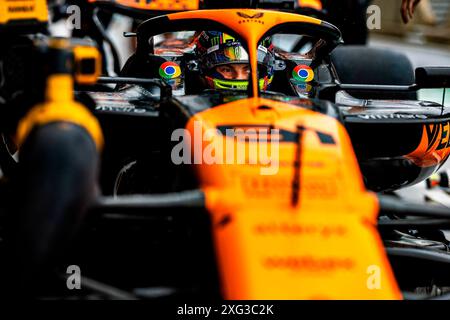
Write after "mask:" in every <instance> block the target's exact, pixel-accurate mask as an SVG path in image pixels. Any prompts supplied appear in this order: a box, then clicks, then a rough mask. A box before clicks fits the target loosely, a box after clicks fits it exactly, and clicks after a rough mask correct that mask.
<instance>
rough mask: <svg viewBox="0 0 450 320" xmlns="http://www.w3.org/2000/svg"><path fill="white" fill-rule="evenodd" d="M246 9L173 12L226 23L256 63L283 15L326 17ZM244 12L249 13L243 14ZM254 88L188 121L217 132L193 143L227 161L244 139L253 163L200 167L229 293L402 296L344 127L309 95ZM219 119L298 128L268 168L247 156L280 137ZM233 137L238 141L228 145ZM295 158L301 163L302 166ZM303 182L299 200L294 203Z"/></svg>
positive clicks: (296, 19) (310, 296) (252, 295)
mask: <svg viewBox="0 0 450 320" xmlns="http://www.w3.org/2000/svg"><path fill="white" fill-rule="evenodd" d="M239 12H240V13H241V14H239V15H238V14H237V10H220V11H215V10H207V11H194V12H182V13H177V14H172V15H168V17H169V19H171V20H175V19H190V18H208V19H213V20H217V21H219V22H221V23H223V24H225V25H227V26H228V27H230V28H231V29H232V30H234V31H235V32H236V33H237V34H239V35H240V36H241V37H242V38H243V39H244V40H245V41H246V42H247V44H248V48H250V49H249V56H250V63H251V65H252V70H256V50H255V48H257V43H258V41H259V39H260V38H261V37H262V36H263V35H264V33H266V32H267V31H268V30H269V29H270V28H271V27H273V26H275V25H277V24H279V23H283V22H300V23H311V24H320V23H321V21H320V20H317V19H313V18H310V17H306V16H300V15H294V14H288V13H279V12H272V11H264V10H239ZM242 13H244V15H245V16H248V17H249V18H247V19H245V18H242V16H243V15H242ZM260 13H263V15H261V14H260ZM256 17H257V18H256ZM258 20H259V22H257V21H258ZM252 76H253V77H254V78H253V79H254V80H253V84H256V83H258V82H257V81H256V73H252ZM252 90H253V93H254V97H252V98H248V99H243V100H237V101H234V102H229V103H226V104H224V105H220V106H217V107H214V108H212V109H208V110H206V111H203V112H200V113H197V114H195V115H194V116H193V117H192V118H191V119H190V121H189V122H188V124H187V127H186V128H187V130H188V131H189V132H190V133H191V134H192V135H194V136H195V131H196V130H197V131H198V128H199V127H200V128H201V131H202V133H205V132H207V131H208V130H209V131H210V132H213V134H212V135H211V134H209V137H208V138H207V139H206V140H202V142H199V141H193V142H192V145H191V148H192V150H194V149H195V148H198V150H200V151H201V152H206V151H208V150H209V151H211V150H214V151H213V152H212V153H211V154H214V155H215V156H217V159H227V156H229V157H230V155H229V153H230V150H233V149H234V151H233V153H234V154H235V155H236V154H237V150H238V149H239V148H240V147H242V148H243V149H240V150H246V151H247V153H246V158H245V159H246V160H247V161H246V162H245V163H241V164H236V161H231V162H228V161H226V163H220V162H219V163H210V164H206V163H201V162H200V163H197V164H195V165H194V168H195V170H196V173H197V175H198V177H199V180H200V183H201V187H202V189H203V190H204V192H205V194H206V201H207V208H208V210H209V212H210V214H211V216H212V228H213V234H214V240H215V247H216V255H217V260H218V266H219V272H220V275H221V281H222V288H223V295H224V297H225V298H226V299H400V298H401V293H400V291H399V288H398V286H397V283H396V280H395V278H394V275H393V272H392V270H391V267H390V264H389V261H388V259H387V256H386V253H385V250H384V247H383V244H382V242H381V239H380V236H379V234H378V232H377V228H376V224H377V216H378V209H379V208H378V203H377V199H376V197H375V195H374V194H372V193H370V192H368V191H367V190H366V189H365V187H364V184H363V180H362V176H361V173H360V170H359V166H358V163H357V160H356V157H355V154H354V151H353V149H352V145H351V141H350V139H349V137H348V135H347V133H346V131H345V129H344V127H343V126H342V125H341V124H340V123H339V121H337V120H336V119H334V118H331V117H328V116H326V115H323V114H320V113H317V112H314V111H312V110H309V109H307V105H308V101H307V100H305V108H301V107H298V106H293V105H290V104H287V103H283V102H277V101H273V100H268V99H263V98H260V97H258V95H259V92H258V87H257V85H254V86H253V89H252ZM299 126H300V127H302V128H304V130H303V131H302V134H301V137H302V138H301V141H297V140H296V139H292V137H298V138H300V135H299V133H298V132H299ZM219 127H228V128H234V129H237V128H245V129H249V128H252V127H253V128H255V130H256V132H258V130H259V129H258V128H261V127H266V128H267V127H269V128H276V129H279V130H282V132H284V134H285V135H286V134H287V133H290V137H291V138H290V139H287V140H286V139H285V137H284V136H283V134H281V135H280V134H275V136H276V137H275V136H273V137H272V138H271V139H275V140H277V141H279V149H278V150H276V152H273V153H272V154H270V152H268V154H270V158H271V160H272V161H274V162H273V163H276V164H277V165H278V166H277V168H278V170H277V171H276V172H275V171H274V172H272V173H270V174H268V175H262V174H261V172H262V171H261V169H262V168H267V166H268V164H267V162H265V163H262V159H256V160H255V159H253V160H254V161H253V162H252V161H251V160H250V159H249V157H251V156H250V151H249V150H250V149H251V148H252V147H256V148H260V147H261V146H263V145H265V146H266V147H267V148H268V149H270V145H271V144H272V143H274V141H275V140H271V139H268V141H266V142H265V143H264V142H261V141H259V140H258V139H259V138H258V137H259V133H257V134H256V139H253V140H252V139H251V137H250V139H249V137H247V139H239V138H236V137H230V136H227V135H223V134H221V133H219V132H218V131H217V130H216V129H217V128H219ZM211 130H213V131H211ZM214 130H216V131H214ZM214 132H216V133H215V134H214ZM197 134H198V133H197ZM323 137H326V138H325V139H323ZM253 138H255V132H253ZM194 140H195V139H194ZM227 143H229V144H230V143H231V145H232V146H233V147H232V149H226V147H225V146H226V145H227ZM255 145H256V146H255ZM198 150H197V151H198ZM227 153H228V154H227ZM258 157H259V156H258V155H257V158H258ZM231 158H233V156H231ZM235 160H236V158H235ZM266 160H267V159H266ZM296 161H300V164H299V165H298V166H297V168H296ZM273 163H272V164H273ZM296 169H297V171H296ZM296 179H297V180H298V183H299V188H298V190H297V189H295V188H294V181H295V180H296ZM296 190H297V191H298V195H297V196H298V199H297V201H295V202H293V198H295V197H296V196H295V195H294V194H295V192H296Z"/></svg>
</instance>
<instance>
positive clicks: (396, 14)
mask: <svg viewBox="0 0 450 320" xmlns="http://www.w3.org/2000/svg"><path fill="white" fill-rule="evenodd" d="M372 4H374V5H377V6H379V7H380V9H381V29H380V30H377V29H374V30H370V31H369V42H368V44H369V46H374V47H384V48H389V49H391V50H396V51H400V52H403V53H404V54H406V55H407V56H408V57H409V59H410V60H411V62H412V64H413V66H414V67H419V66H444V65H446V66H448V65H450V1H449V0H422V1H421V2H420V3H419V5H418V6H417V9H416V12H415V15H414V18H413V19H412V21H410V22H409V23H408V24H404V23H403V22H402V19H401V15H400V7H401V0H374V1H372ZM442 96H443V92H442V90H421V92H419V99H421V100H431V101H435V102H438V103H442ZM445 105H446V106H450V90H447V92H446V97H445Z"/></svg>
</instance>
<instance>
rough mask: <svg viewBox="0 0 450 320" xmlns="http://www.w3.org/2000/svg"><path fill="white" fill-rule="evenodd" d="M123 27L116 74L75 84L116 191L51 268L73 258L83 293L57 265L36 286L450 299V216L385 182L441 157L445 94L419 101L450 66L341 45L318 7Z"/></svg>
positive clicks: (201, 15) (61, 291)
mask: <svg viewBox="0 0 450 320" xmlns="http://www.w3.org/2000/svg"><path fill="white" fill-rule="evenodd" d="M128 36H133V37H136V39H137V49H136V52H135V53H134V54H133V55H132V56H131V57H130V58H129V59H128V61H127V63H126V65H125V66H124V68H123V69H122V70H121V72H120V76H119V77H100V78H99V79H98V82H97V85H96V86H95V87H79V88H78V89H79V91H78V92H77V99H79V100H80V101H82V102H83V103H84V105H86V106H90V108H91V110H93V113H94V114H95V116H96V117H97V119H98V120H99V122H100V124H101V126H102V130H103V134H104V139H105V147H104V152H103V161H102V162H103V163H102V173H101V187H102V190H103V193H104V194H105V196H104V197H100V198H99V199H98V200H97V201H96V203H94V204H93V205H92V208H91V212H90V215H89V216H88V217H87V218H86V219H85V223H84V228H83V230H82V231H81V232H79V233H78V234H77V239H76V241H74V242H73V243H72V246H71V247H70V248H67V250H66V252H65V253H66V254H65V255H64V256H63V257H62V258H61V259H59V260H58V261H57V262H55V263H54V265H53V266H54V268H52V272H55V273H56V274H58V275H61V274H63V275H64V272H65V271H66V267H67V266H68V265H73V264H76V265H77V266H79V269H80V270H81V273H82V276H83V278H82V280H81V281H82V283H83V284H84V285H83V289H82V290H81V291H77V292H75V293H74V291H68V290H67V288H66V282H65V280H66V278H64V277H63V279H62V280H61V279H59V278H55V279H56V280H55V281H54V283H52V285H47V286H46V288H45V290H44V292H40V295H41V296H44V297H49V296H50V297H55V296H56V297H60V298H61V297H70V298H74V296H75V297H77V298H92V297H94V298H98V297H99V296H100V297H102V298H119V299H134V298H143V299H153V298H168V297H174V296H175V297H179V296H192V295H194V296H201V297H208V298H211V297H216V298H225V299H401V298H429V297H431V296H439V297H440V298H445V297H446V295H445V294H446V293H447V292H448V289H446V288H448V287H449V280H450V279H449V277H448V276H447V275H446V268H447V265H448V263H449V262H450V257H449V256H448V253H447V251H448V240H447V238H446V237H445V233H444V232H443V231H442V230H445V228H446V227H448V224H449V222H450V219H449V218H450V213H449V212H448V210H447V209H445V208H441V207H432V206H425V205H419V204H409V203H406V202H404V201H401V200H399V199H396V198H395V197H393V196H388V195H386V193H388V192H390V191H392V190H396V189H399V188H402V187H405V186H408V185H411V184H414V183H417V182H419V181H423V180H425V179H426V178H427V177H429V176H430V175H431V174H433V173H434V172H435V171H436V170H438V169H439V168H440V166H442V164H443V163H444V162H445V161H446V160H447V158H448V155H449V152H450V146H448V144H449V142H448V140H449V139H448V130H449V126H450V123H449V121H450V116H449V110H448V108H445V107H444V106H443V105H439V104H437V103H432V102H426V101H417V100H415V99H416V91H417V90H419V89H421V88H430V87H436V88H444V87H448V86H449V85H450V82H449V79H450V69H449V68H444V67H442V68H419V69H417V70H416V72H415V74H414V73H413V72H412V70H411V65H410V64H409V62H408V61H407V60H406V59H405V58H404V57H403V56H402V55H398V54H394V53H391V52H388V51H382V50H374V49H368V48H361V47H347V48H339V45H340V44H341V43H342V37H341V33H340V31H339V29H337V28H336V27H335V26H333V25H331V24H329V23H327V22H325V21H321V20H319V19H316V18H311V17H308V16H304V15H298V14H292V13H286V12H279V11H270V10H261V9H227V10H200V11H186V12H180V13H173V14H167V15H162V16H158V17H155V18H152V19H149V20H147V21H145V22H144V23H142V24H141V25H140V26H139V27H138V29H137V32H136V33H135V34H128ZM355 57H357V58H355ZM224 59H225V60H224ZM230 61H235V62H237V63H235V65H239V66H240V67H239V68H240V69H236V68H234V69H233V68H228V69H226V68H224V69H218V68H214V70H213V71H214V72H208V71H207V70H208V69H211V66H214V67H220V66H222V67H224V66H226V65H227V64H228V62H230ZM214 63H216V64H214ZM380 70H382V71H383V72H380ZM227 72H239V73H240V74H241V73H244V74H246V76H242V77H240V78H239V77H232V78H228V77H226V76H224V74H226V73H227ZM378 73H382V74H381V75H379V74H378ZM221 76H222V77H221ZM238 78H239V79H238ZM111 84H113V85H114V86H113V87H111ZM375 192H378V193H375ZM418 217H419V218H418ZM43 218H45V217H43ZM48 223H52V224H58V222H57V221H48ZM61 228H65V230H67V231H68V232H69V231H70V226H67V225H64V226H62V225H61ZM49 277H50V276H49ZM94 279H95V280H94Z"/></svg>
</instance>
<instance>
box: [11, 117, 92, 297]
mask: <svg viewBox="0 0 450 320" xmlns="http://www.w3.org/2000/svg"><path fill="white" fill-rule="evenodd" d="M19 157H20V161H19V168H18V174H17V176H16V177H14V182H13V184H12V194H11V198H10V199H9V200H11V203H10V206H9V210H8V215H9V218H10V219H9V224H8V227H9V232H8V238H7V240H8V243H9V254H10V259H8V263H9V266H10V269H9V272H8V274H9V275H8V277H9V279H8V280H12V281H13V282H12V283H11V282H9V285H7V287H9V288H10V292H13V293H16V294H19V295H23V294H27V295H30V294H31V295H34V294H35V293H36V292H34V291H35V290H36V289H38V290H39V289H42V287H43V286H42V285H38V283H40V282H41V281H43V280H44V279H45V276H46V274H47V273H48V272H49V271H51V270H52V269H53V267H54V263H55V262H56V261H58V258H59V257H60V256H61V255H62V253H63V252H64V250H65V249H66V248H67V247H68V244H69V243H70V240H71V238H72V236H73V235H74V234H75V233H76V231H77V229H78V228H79V226H80V225H81V222H82V221H83V220H84V218H85V214H86V212H87V210H88V207H89V205H90V204H91V203H92V201H93V200H94V198H95V197H96V195H97V192H98V187H97V170H98V162H99V159H98V152H97V149H96V146H95V143H94V142H93V140H92V139H91V137H90V135H89V134H88V133H87V132H86V131H85V130H84V129H83V128H81V127H79V126H76V125H74V124H71V123H64V122H58V123H50V124H47V125H44V126H41V127H38V128H35V129H34V130H33V131H32V132H31V134H30V136H29V137H28V138H27V141H26V142H25V143H24V145H23V146H22V148H21V150H20V156H19ZM44 281H45V280H44ZM6 282H7V283H8V281H6ZM44 287H45V286H44Z"/></svg>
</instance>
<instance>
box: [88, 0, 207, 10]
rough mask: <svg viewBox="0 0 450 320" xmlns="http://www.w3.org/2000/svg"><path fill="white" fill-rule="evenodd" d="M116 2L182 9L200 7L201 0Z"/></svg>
mask: <svg viewBox="0 0 450 320" xmlns="http://www.w3.org/2000/svg"><path fill="white" fill-rule="evenodd" d="M89 2H91V3H95V2H100V3H101V2H104V0H89ZM113 2H115V3H116V4H119V5H121V6H124V7H127V8H133V9H137V10H157V11H180V10H197V9H199V0H177V1H167V0H152V1H148V0H114V1H113Z"/></svg>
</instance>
